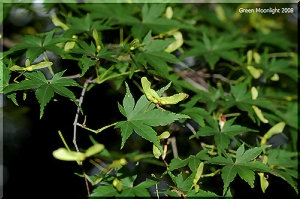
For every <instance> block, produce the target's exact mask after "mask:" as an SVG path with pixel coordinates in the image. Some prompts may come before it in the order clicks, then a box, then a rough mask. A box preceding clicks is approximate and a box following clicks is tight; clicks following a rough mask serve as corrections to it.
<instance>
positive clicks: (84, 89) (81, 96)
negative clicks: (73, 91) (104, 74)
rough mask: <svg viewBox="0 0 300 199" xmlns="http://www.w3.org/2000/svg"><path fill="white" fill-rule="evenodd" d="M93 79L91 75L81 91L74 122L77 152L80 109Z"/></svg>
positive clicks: (74, 138)
mask: <svg viewBox="0 0 300 199" xmlns="http://www.w3.org/2000/svg"><path fill="white" fill-rule="evenodd" d="M91 79H92V78H91V77H90V78H89V79H87V80H86V81H85V82H84V85H83V89H82V91H81V95H80V98H79V103H78V107H77V112H76V115H75V119H74V123H73V127H74V128H73V144H74V146H75V148H76V151H77V152H79V149H78V146H77V142H76V131H77V122H78V117H79V111H80V107H81V104H82V102H83V98H84V94H85V91H86V88H87V86H88V85H89V83H90V80H91Z"/></svg>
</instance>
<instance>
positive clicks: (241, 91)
mask: <svg viewBox="0 0 300 199" xmlns="http://www.w3.org/2000/svg"><path fill="white" fill-rule="evenodd" d="M230 93H231V95H227V96H223V98H224V100H225V102H221V101H220V103H221V104H222V105H223V106H224V107H225V108H226V109H229V108H231V107H233V106H236V107H237V108H238V109H240V110H242V111H246V112H248V115H249V117H250V118H251V120H252V121H253V122H255V121H258V122H259V121H260V120H259V119H258V118H257V117H256V114H255V112H254V110H253V108H252V105H255V106H258V107H261V108H264V109H268V110H270V111H272V112H274V111H275V108H274V104H272V103H270V102H268V101H266V100H265V99H263V98H260V95H258V98H257V99H255V100H253V99H252V96H251V93H250V91H248V89H247V84H246V83H245V82H243V83H240V84H236V85H231V90H230ZM255 118H257V119H256V120H255Z"/></svg>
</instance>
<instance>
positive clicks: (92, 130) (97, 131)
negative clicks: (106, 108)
mask: <svg viewBox="0 0 300 199" xmlns="http://www.w3.org/2000/svg"><path fill="white" fill-rule="evenodd" d="M117 123H118V122H115V123H113V124H110V125H107V126H104V127H102V128H100V129H98V130H94V129H90V128H88V127H86V126H85V125H82V124H78V123H77V126H80V127H81V128H83V129H86V130H88V131H91V132H93V133H96V134H98V133H100V132H102V131H104V130H105V129H107V128H109V127H111V126H115V125H116V124H117Z"/></svg>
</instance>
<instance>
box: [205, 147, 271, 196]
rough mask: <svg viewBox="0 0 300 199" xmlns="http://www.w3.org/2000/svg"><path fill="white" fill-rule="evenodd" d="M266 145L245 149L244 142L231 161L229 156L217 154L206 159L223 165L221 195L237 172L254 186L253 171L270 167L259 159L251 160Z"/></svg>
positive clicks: (265, 170)
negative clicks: (234, 158)
mask: <svg viewBox="0 0 300 199" xmlns="http://www.w3.org/2000/svg"><path fill="white" fill-rule="evenodd" d="M266 147H267V146H263V147H255V148H252V149H249V150H247V151H245V148H244V144H243V145H241V146H240V147H239V148H238V150H237V151H236V160H235V162H233V160H232V159H231V157H230V156H228V157H227V158H225V157H222V156H217V157H214V158H212V159H210V160H209V161H208V163H211V164H219V165H225V166H224V167H223V168H222V175H221V176H222V180H223V182H224V188H223V195H225V194H226V192H227V189H228V187H229V185H230V183H231V182H232V181H233V180H234V178H235V176H236V175H237V174H238V175H239V176H240V177H241V178H242V179H243V180H245V181H246V182H247V183H248V184H249V185H250V186H251V187H252V188H253V187H254V180H255V173H254V171H261V172H270V171H271V169H270V168H269V167H268V166H267V165H265V164H263V163H262V162H259V161H252V160H253V159H254V158H256V157H257V156H258V155H259V154H260V153H261V152H262V151H263V149H265V148H266Z"/></svg>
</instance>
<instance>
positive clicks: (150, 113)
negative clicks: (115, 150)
mask: <svg viewBox="0 0 300 199" xmlns="http://www.w3.org/2000/svg"><path fill="white" fill-rule="evenodd" d="M160 94H161V93H160ZM149 104H150V102H149V101H148V100H147V98H146V96H145V95H143V96H142V97H140V99H139V100H138V101H137V103H136V104H135V101H134V98H133V96H132V94H131V93H130V90H129V87H128V85H127V84H126V94H125V97H124V99H123V106H121V105H120V104H119V110H120V112H121V113H122V114H123V115H124V116H125V117H126V118H127V120H126V121H121V122H118V124H117V125H116V128H120V129H121V135H122V144H121V149H122V148H123V146H124V144H125V142H126V140H127V139H128V138H129V136H130V135H131V134H132V132H133V131H134V132H135V133H137V134H138V135H139V136H141V137H142V138H144V139H146V140H148V141H150V142H152V143H153V144H154V145H155V146H156V147H157V148H158V149H159V150H160V151H161V152H162V147H161V145H160V143H159V140H158V138H157V134H156V132H155V131H154V130H153V128H152V127H155V126H165V125H168V124H170V123H172V122H174V121H176V120H179V119H185V118H189V117H188V116H186V115H182V114H175V113H172V112H169V111H163V110H161V109H154V105H153V104H150V105H149Z"/></svg>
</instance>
